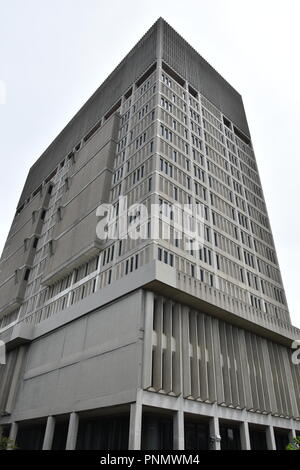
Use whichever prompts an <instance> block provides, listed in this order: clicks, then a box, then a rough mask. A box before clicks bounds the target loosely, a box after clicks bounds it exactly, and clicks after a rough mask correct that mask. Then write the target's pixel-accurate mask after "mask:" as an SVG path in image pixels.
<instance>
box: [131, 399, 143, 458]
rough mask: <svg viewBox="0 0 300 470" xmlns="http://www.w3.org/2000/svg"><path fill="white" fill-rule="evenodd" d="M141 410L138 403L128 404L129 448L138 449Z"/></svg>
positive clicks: (140, 430) (139, 445)
mask: <svg viewBox="0 0 300 470" xmlns="http://www.w3.org/2000/svg"><path fill="white" fill-rule="evenodd" d="M142 410H143V407H142V405H141V404H140V403H132V404H131V405H130V422H129V443H128V449H129V450H140V448H141V436H142Z"/></svg>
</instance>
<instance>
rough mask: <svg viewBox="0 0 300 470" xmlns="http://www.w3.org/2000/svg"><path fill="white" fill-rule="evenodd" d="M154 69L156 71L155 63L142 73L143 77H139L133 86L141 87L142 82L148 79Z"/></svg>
mask: <svg viewBox="0 0 300 470" xmlns="http://www.w3.org/2000/svg"><path fill="white" fill-rule="evenodd" d="M155 69H156V62H155V64H153V65H152V66H151V67H150V68H149V69H148V70H147V71H146V72H145V73H144V75H142V76H141V78H139V79H138V80H137V81H136V83H135V84H136V86H137V88H138V87H140V86H141V85H142V83H144V81H145V80H147V78H149V77H150V75H151V74H152V73H153V72H154V70H155Z"/></svg>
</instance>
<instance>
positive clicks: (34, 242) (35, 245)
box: [32, 237, 39, 249]
mask: <svg viewBox="0 0 300 470" xmlns="http://www.w3.org/2000/svg"><path fill="white" fill-rule="evenodd" d="M38 241H39V239H38V238H37V237H35V239H34V240H33V244H32V247H33V248H34V249H35V248H36V247H37V244H38Z"/></svg>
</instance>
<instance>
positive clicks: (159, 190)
mask: <svg viewBox="0 0 300 470" xmlns="http://www.w3.org/2000/svg"><path fill="white" fill-rule="evenodd" d="M125 200H126V204H127V208H128V213H126V211H125V210H124V207H123V206H124V201H125ZM120 201H121V202H122V204H121V203H120ZM105 204H106V206H103V205H105ZM109 205H110V206H109ZM121 205H122V207H121ZM183 205H188V206H189V207H192V208H193V211H194V212H196V213H199V214H201V217H199V220H200V222H198V219H197V218H196V219H193V220H192V217H190V218H189V216H187V217H185V219H184V224H183V225H180V224H177V223H176V220H175V219H176V210H177V209H176V210H175V209H174V207H175V208H178V207H183ZM99 206H100V209H99ZM142 206H143V207H144V208H145V209H146V212H147V217H146V219H145V218H144V219H141V212H143V211H142V210H141V209H139V210H138V211H135V213H134V208H137V207H139V208H140V207H142ZM103 207H107V208H109V207H113V210H111V209H110V213H113V214H114V216H118V214H119V213H122V214H123V216H122V217H123V221H124V220H125V219H126V221H127V222H128V221H129V222H128V223H129V226H134V227H135V232H136V233H137V232H139V231H140V232H143V236H120V235H119V236H117V237H114V236H109V233H108V236H107V239H104V237H102V238H101V236H99V233H98V232H99V231H101V230H100V228H101V226H102V225H103V221H106V216H105V215H104V212H103V211H102V209H103ZM132 207H133V208H132ZM153 207H156V208H157V207H158V208H159V210H158V211H157V210H156V211H152V209H153ZM106 214H107V213H106ZM124 214H125V217H124ZM141 220H143V223H141ZM195 220H196V222H195ZM190 223H191V224H194V225H195V227H196V228H194V232H195V233H197V230H198V228H199V233H200V232H201V237H202V243H201V244H199V245H198V246H196V247H195V246H194V244H193V243H191V241H192V239H191V234H192V233H193V231H192V230H191V227H190V226H189V225H190ZM101 224H102V225H101ZM119 225H120V222H119V219H118V217H115V218H114V219H113V221H112V222H111V221H109V223H108V225H107V227H109V228H110V229H111V228H112V227H113V228H114V229H116V227H117V226H119ZM153 226H155V227H156V229H157V231H158V236H153V233H152V227H153ZM99 227H100V228H99ZM107 227H106V228H105V230H106V233H107V232H109V230H108V228H107ZM197 227H198V228H197ZM97 228H98V229H99V230H98V229H97ZM142 228H143V229H145V230H142ZM145 232H146V233H145ZM149 232H151V233H150V236H149ZM110 233H111V235H112V234H113V233H114V230H111V231H110ZM124 233H125V232H124ZM165 233H167V234H168V236H164V235H165ZM156 235H157V234H156ZM0 327H1V333H0V339H1V340H2V341H4V342H5V343H6V350H7V351H6V352H7V353H6V364H5V365H1V366H0V377H1V381H0V410H1V417H0V425H1V427H2V432H3V433H5V434H10V436H11V437H12V438H13V439H14V440H15V441H16V444H17V446H18V447H19V448H21V449H39V448H43V449H64V448H67V449H75V448H77V449H127V448H130V449H140V448H142V449H172V448H173V449H184V448H185V449H207V448H214V449H219V448H221V449H240V448H242V449H250V448H251V449H260V448H261V449H263V448H268V449H282V448H284V447H285V445H286V444H287V443H288V442H289V441H290V440H291V439H292V438H293V437H294V436H296V435H297V434H299V433H300V365H299V364H297V362H299V361H297V355H296V354H295V349H293V348H292V346H294V347H295V345H293V342H294V341H295V340H297V339H300V331H299V330H298V329H297V328H295V327H294V326H292V324H291V321H290V316H289V311H288V307H287V302H286V298H285V294H284V289H283V285H282V280H281V275H280V271H279V266H278V262H277V257H276V251H275V247H274V242H273V237H272V233H271V229H270V224H269V219H268V214H267V210H266V205H265V201H264V197H263V192H262V187H261V183H260V179H259V174H258V170H257V165H256V160H255V156H254V152H253V147H252V143H251V137H250V133H249V128H248V125H247V120H246V116H245V112H244V107H243V103H242V99H241V96H240V95H239V93H238V92H237V91H235V90H234V89H233V88H232V87H231V86H230V85H229V84H228V83H227V82H226V81H225V80H224V79H223V78H222V77H221V76H220V75H219V74H218V73H217V72H216V71H215V70H214V69H213V68H212V67H211V66H210V65H209V64H208V63H207V62H206V61H205V60H204V59H203V58H202V57H201V56H200V55H199V54H198V53H197V52H196V51H195V50H194V49H193V48H192V47H191V46H190V45H189V44H188V43H187V42H186V41H185V40H184V39H182V37H180V36H179V35H178V34H177V33H176V32H175V31H174V30H173V29H172V28H171V27H170V26H169V25H168V24H167V23H166V22H165V21H164V20H162V19H159V20H158V21H157V22H156V23H155V24H154V25H153V26H152V27H151V29H150V30H149V31H148V32H147V33H146V34H145V36H144V37H143V38H142V39H141V40H140V42H139V43H138V44H137V45H136V46H135V47H134V48H133V49H132V51H131V52H130V53H129V54H128V55H127V56H126V57H125V59H124V60H123V61H122V62H121V63H120V65H119V66H118V67H117V68H116V69H115V70H114V71H113V72H112V74H111V75H110V76H109V77H108V78H107V80H106V81H105V82H104V83H103V84H102V85H101V86H100V88H99V89H98V90H97V91H96V92H95V94H94V95H93V96H92V97H91V98H90V99H89V101H88V102H87V103H86V104H85V105H84V106H83V107H82V109H81V110H80V111H79V112H78V113H77V114H76V116H75V117H74V118H73V119H72V120H71V121H70V122H69V124H68V125H67V126H66V127H65V129H64V130H63V131H62V132H61V133H60V134H59V135H58V137H57V138H56V139H55V140H54V142H52V144H51V145H50V146H49V147H48V149H47V150H46V151H45V152H44V153H43V155H42V156H41V157H40V158H39V159H38V160H37V162H36V163H35V164H34V165H33V167H32V168H31V170H30V172H29V175H28V178H27V180H26V183H25V186H24V190H23V193H22V195H21V198H20V201H19V204H18V207H17V211H16V214H15V217H14V220H13V223H12V226H11V229H10V232H9V235H8V238H7V242H6V245H5V248H4V251H3V254H2V259H1V273H0Z"/></svg>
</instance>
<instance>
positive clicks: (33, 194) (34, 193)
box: [32, 184, 43, 197]
mask: <svg viewBox="0 0 300 470" xmlns="http://www.w3.org/2000/svg"><path fill="white" fill-rule="evenodd" d="M42 188H43V185H42V184H41V185H40V186H39V187H38V188H37V189H36V190H35V191H33V193H32V197H34V196H36V195H37V194H38V193H40V192H41V191H42Z"/></svg>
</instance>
